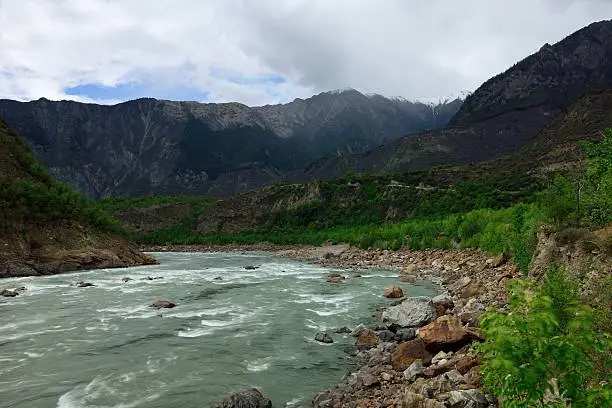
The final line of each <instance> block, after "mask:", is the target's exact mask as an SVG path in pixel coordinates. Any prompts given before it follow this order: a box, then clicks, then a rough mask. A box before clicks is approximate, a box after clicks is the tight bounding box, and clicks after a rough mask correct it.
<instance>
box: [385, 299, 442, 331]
mask: <svg viewBox="0 0 612 408" xmlns="http://www.w3.org/2000/svg"><path fill="white" fill-rule="evenodd" d="M435 317H436V310H435V309H434V306H433V303H432V302H431V300H430V299H429V298H426V297H415V298H408V299H406V300H405V301H403V302H402V303H400V304H399V305H397V306H392V307H390V308H388V309H386V310H385V311H384V312H383V313H382V318H383V321H384V322H387V323H392V324H395V325H397V326H401V327H420V326H423V325H425V324H427V323H429V322H430V321H432V320H433V319H434V318H435Z"/></svg>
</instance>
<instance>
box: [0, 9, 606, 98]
mask: <svg viewBox="0 0 612 408" xmlns="http://www.w3.org/2000/svg"><path fill="white" fill-rule="evenodd" d="M605 19H612V0H512V1H508V0H461V1H459V0H0V27H1V28H0V98H10V99H17V100H34V99H38V98H41V97H46V98H48V99H52V100H61V99H72V100H77V101H83V102H97V103H117V102H121V101H125V100H129V99H135V98H139V97H154V98H162V99H171V100H195V101H202V102H230V101H232V102H241V103H244V104H247V105H251V106H256V105H264V104H275V103H285V102H289V101H291V100H293V99H294V98H297V97H300V98H306V97H309V96H311V95H313V94H315V93H319V92H324V91H329V90H336V89H345V88H353V89H357V90H359V91H362V92H365V93H378V94H381V95H385V96H389V97H403V98H406V99H409V100H420V101H429V102H435V101H438V100H443V99H446V98H449V97H454V96H457V95H461V94H462V93H463V92H466V91H467V92H471V91H474V90H475V89H476V88H477V87H478V86H479V85H480V84H482V83H483V82H484V81H486V80H487V79H488V78H490V77H491V76H493V75H495V74H497V73H499V72H502V71H504V70H506V69H507V68H509V67H510V66H511V65H513V64H514V63H515V62H517V61H518V60H520V59H522V58H524V57H526V56H528V55H529V54H531V53H533V52H536V51H537V50H538V49H539V48H540V47H541V46H542V45H543V44H544V43H547V42H548V43H551V44H553V43H555V42H557V41H559V40H561V39H563V38H564V37H565V36H567V35H569V34H571V33H572V32H574V31H576V30H578V29H580V28H582V27H584V26H586V25H588V24H590V23H592V22H595V21H599V20H605Z"/></svg>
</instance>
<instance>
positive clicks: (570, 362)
mask: <svg viewBox="0 0 612 408" xmlns="http://www.w3.org/2000/svg"><path fill="white" fill-rule="evenodd" d="M510 293H511V297H510V300H509V303H508V310H501V311H490V312H488V313H486V314H485V315H484V316H483V317H482V318H481V324H480V327H481V329H482V330H483V331H484V333H485V337H486V340H485V342H484V343H482V344H479V345H478V346H477V347H476V348H477V350H478V351H479V352H480V354H481V357H482V360H483V362H482V366H481V371H482V373H483V380H484V382H485V384H486V385H487V387H488V388H489V389H490V390H492V391H493V392H494V393H495V395H497V396H498V397H501V398H502V399H503V400H504V407H544V406H556V407H569V406H575V407H604V406H612V390H611V389H610V386H609V383H610V381H612V374H611V373H612V360H611V359H610V356H611V353H612V348H611V346H612V343H611V341H610V337H609V333H606V332H601V331H599V330H597V328H596V325H595V324H594V323H595V317H596V313H595V311H594V310H593V309H591V308H588V307H586V306H584V305H581V304H580V301H579V297H578V287H577V285H576V284H575V283H574V282H573V281H572V280H571V278H570V277H569V275H568V274H567V273H566V272H565V271H563V270H562V269H559V268H552V269H551V270H550V271H549V273H548V275H547V277H546V278H545V280H544V281H543V282H542V283H541V284H540V285H539V286H536V285H535V283H534V282H532V281H527V280H522V281H514V282H513V283H512V285H511V287H510ZM608 312H609V311H608Z"/></svg>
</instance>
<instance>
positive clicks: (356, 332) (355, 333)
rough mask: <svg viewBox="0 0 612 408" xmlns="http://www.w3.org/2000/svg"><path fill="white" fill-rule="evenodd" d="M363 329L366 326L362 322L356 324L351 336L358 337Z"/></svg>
mask: <svg viewBox="0 0 612 408" xmlns="http://www.w3.org/2000/svg"><path fill="white" fill-rule="evenodd" d="M365 329H366V327H365V326H364V325H363V324H358V325H357V327H355V328H354V329H353V331H352V332H351V336H353V337H358V336H359V335H360V334H361V332H362V331H364V330H365Z"/></svg>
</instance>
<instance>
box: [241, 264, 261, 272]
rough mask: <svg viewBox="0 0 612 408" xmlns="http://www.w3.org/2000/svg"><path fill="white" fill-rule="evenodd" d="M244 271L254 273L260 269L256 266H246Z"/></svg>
mask: <svg viewBox="0 0 612 408" xmlns="http://www.w3.org/2000/svg"><path fill="white" fill-rule="evenodd" d="M244 269H246V270H247V271H253V270H255V269H259V266H255V265H246V266H245V267H244Z"/></svg>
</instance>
